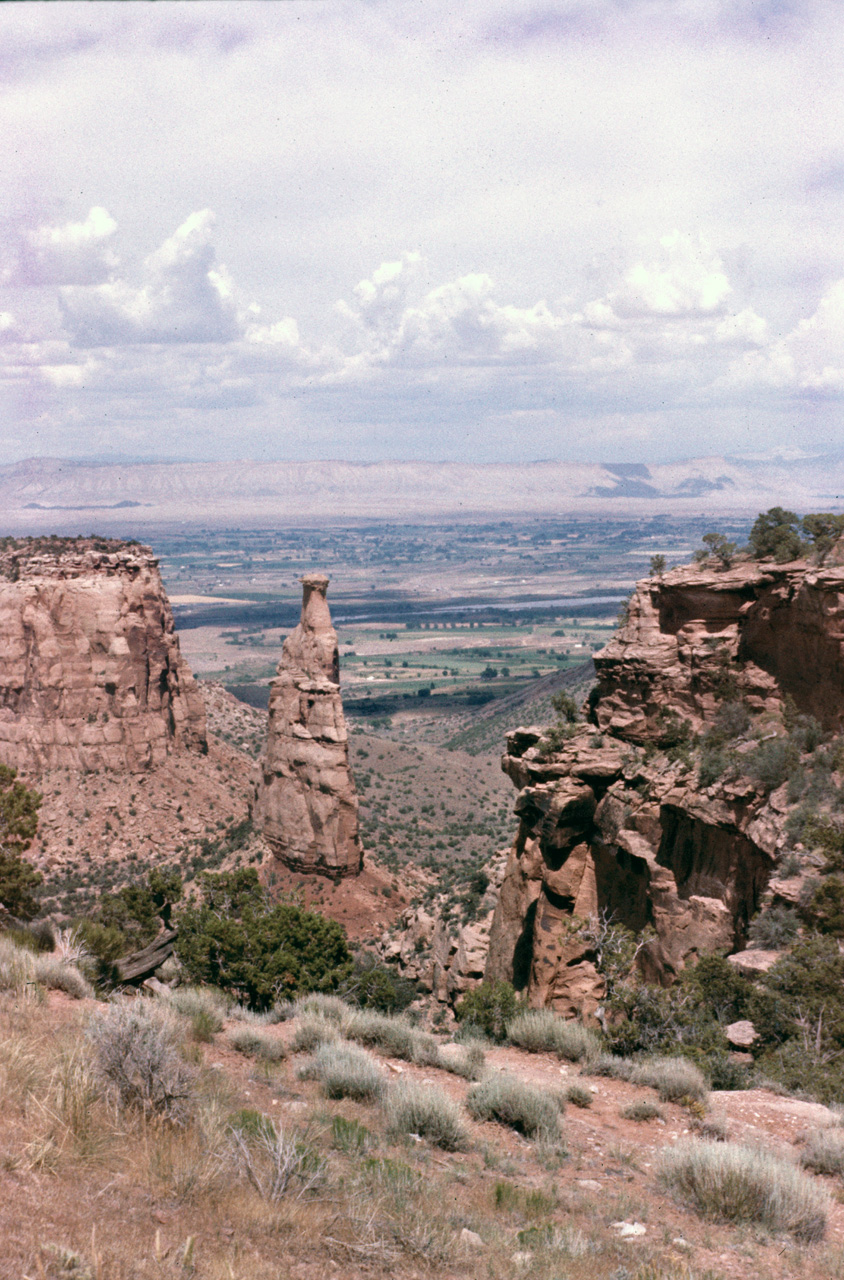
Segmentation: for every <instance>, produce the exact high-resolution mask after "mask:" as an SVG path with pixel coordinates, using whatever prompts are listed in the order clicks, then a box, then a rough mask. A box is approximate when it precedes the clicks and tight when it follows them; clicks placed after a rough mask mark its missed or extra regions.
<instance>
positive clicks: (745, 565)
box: [591, 556, 844, 743]
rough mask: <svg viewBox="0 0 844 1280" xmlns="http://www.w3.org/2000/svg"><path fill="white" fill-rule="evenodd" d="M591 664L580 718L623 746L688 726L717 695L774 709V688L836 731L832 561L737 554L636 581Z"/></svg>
mask: <svg viewBox="0 0 844 1280" xmlns="http://www.w3.org/2000/svg"><path fill="white" fill-rule="evenodd" d="M835 558H837V557H835V556H833V557H830V559H833V560H834V559H835ZM594 661H595V669H596V671H597V676H598V684H597V687H596V689H595V690H594V691H593V694H592V699H591V701H592V718H593V720H594V722H595V723H596V724H597V725H598V727H599V728H600V729H601V730H602V731H605V732H610V733H612V734H614V735H615V736H616V737H620V738H624V739H625V740H627V741H629V742H639V743H647V742H660V741H665V740H666V738H667V737H668V736H669V735H670V734H671V732H672V729H673V726H674V724H675V717H679V718H680V719H682V720H686V721H688V722H689V724H690V727H691V728H692V729H693V730H695V731H696V732H700V731H701V730H702V729H704V728H706V726H707V725H709V724H711V723H712V721H713V720H714V719H715V716H716V715H717V713H718V709H719V707H720V706H721V705H722V704H723V703H724V702H725V701H726V702H731V701H737V700H743V701H744V702H745V703H746V704H747V706H748V707H749V709H750V710H751V711H755V712H759V711H765V710H768V711H778V710H781V709H782V706H783V703H784V700H785V698H786V696H789V697H791V698H792V699H793V701H794V703H795V704H796V706H797V708H798V709H799V710H800V711H802V712H804V713H805V714H808V715H813V716H815V718H816V719H817V720H818V721H820V723H821V724H822V725H823V726H824V728H825V729H834V730H840V729H841V728H842V727H844V567H842V566H841V565H837V564H835V563H828V564H824V565H822V566H817V565H813V564H810V563H808V562H806V561H801V560H797V561H792V562H791V563H788V564H775V563H773V562H771V561H765V562H764V563H762V564H759V563H756V562H746V561H745V562H742V563H739V564H736V565H734V566H733V567H732V568H729V569H717V570H716V569H712V568H707V567H704V566H698V565H686V566H683V567H681V568H678V569H674V570H672V571H671V572H670V573H667V574H665V576H664V577H660V578H650V579H647V580H646V581H644V582H640V583H639V584H638V586H637V588H636V590H635V592H634V594H633V596H632V597H631V599H630V603H629V606H628V613H627V620H626V622H625V623H624V625H623V626H622V627H621V628H620V630H619V632H618V634H617V635H616V636H615V637H614V638H613V639H612V640H611V641H610V643H609V644H608V645H607V646H606V648H605V649H602V650H601V652H600V653H597V654H595V659H594Z"/></svg>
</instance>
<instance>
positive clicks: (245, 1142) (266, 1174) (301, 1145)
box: [232, 1118, 325, 1204]
mask: <svg viewBox="0 0 844 1280" xmlns="http://www.w3.org/2000/svg"><path fill="white" fill-rule="evenodd" d="M232 1144H233V1149H234V1156H235V1167H236V1169H237V1171H238V1173H239V1174H240V1175H241V1177H243V1178H244V1179H245V1181H246V1182H248V1183H249V1185H250V1186H251V1187H253V1189H254V1190H255V1191H256V1192H257V1193H258V1195H259V1196H260V1197H261V1199H262V1200H266V1201H268V1202H269V1203H271V1204H274V1203H277V1202H278V1201H279V1200H283V1199H284V1198H285V1197H286V1196H291V1197H293V1198H294V1199H296V1200H300V1199H302V1198H303V1197H304V1196H306V1195H308V1194H311V1193H313V1192H314V1191H315V1190H316V1189H317V1188H318V1187H319V1186H320V1185H321V1183H322V1182H323V1181H324V1178H325V1161H324V1160H323V1159H322V1158H321V1157H320V1155H319V1154H318V1152H317V1151H316V1150H315V1148H314V1147H313V1145H312V1144H311V1143H310V1142H309V1141H308V1140H307V1136H295V1135H293V1134H288V1133H286V1132H285V1130H284V1129H282V1128H280V1127H279V1126H277V1125H275V1124H274V1123H273V1122H272V1121H271V1120H269V1119H268V1118H267V1119H266V1124H263V1125H261V1126H260V1127H259V1128H258V1130H257V1132H255V1133H253V1132H244V1131H242V1130H240V1129H232Z"/></svg>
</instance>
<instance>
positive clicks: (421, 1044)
mask: <svg viewBox="0 0 844 1280" xmlns="http://www.w3.org/2000/svg"><path fill="white" fill-rule="evenodd" d="M345 1033H346V1035H347V1037H348V1038H349V1040H356V1041H358V1043H359V1044H364V1045H367V1046H368V1047H369V1048H371V1049H379V1050H380V1051H381V1053H384V1054H386V1055H387V1057H389V1058H404V1060H405V1061H406V1062H415V1063H416V1064H417V1065H418V1066H421V1067H436V1066H439V1061H440V1047H439V1044H438V1043H437V1040H436V1039H435V1037H434V1036H432V1035H428V1033H427V1032H425V1031H420V1029H419V1028H418V1027H414V1026H413V1024H412V1023H411V1022H407V1021H406V1020H405V1019H404V1018H389V1017H387V1016H386V1014H383V1013H375V1012H374V1011H373V1010H369V1009H360V1010H358V1011H357V1012H356V1013H354V1014H352V1016H351V1017H350V1018H349V1020H348V1022H347V1023H346V1026H345Z"/></svg>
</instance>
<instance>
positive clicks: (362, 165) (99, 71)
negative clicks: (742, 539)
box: [0, 0, 844, 463]
mask: <svg viewBox="0 0 844 1280" xmlns="http://www.w3.org/2000/svg"><path fill="white" fill-rule="evenodd" d="M843 79H844V6H842V5H841V4H840V0H830V2H829V3H827V2H826V0H553V2H551V0H549V2H547V3H542V2H541V0H461V2H460V3H459V4H455V3H454V0H401V2H399V0H351V2H349V3H346V2H345V0H269V2H267V0H258V3H254V4H253V3H251V2H250V0H213V2H212V3H208V4H206V3H204V0H190V2H189V3H178V2H168V0H160V2H159V3H155V4H152V3H135V2H134V0H129V2H119V3H109V2H108V0H100V2H99V3H96V4H89V3H84V2H83V3H76V2H75V0H68V2H66V3H62V4H41V3H18V4H6V5H0V157H2V175H3V180H2V182H0V463H10V462H15V461H18V460H21V459H25V458H28V457H34V456H52V457H65V458H78V459H84V458H96V459H127V458H179V459H208V460H222V461H230V460H236V459H237V458H258V459H260V458H267V459H270V458H272V459H301V460H307V459H321V458H341V459H348V460H352V461H364V462H369V461H378V460H382V459H427V460H433V461H441V460H442V461H448V460H459V461H472V462H527V461H533V460H537V459H562V460H566V459H570V460H572V461H590V462H592V461H594V462H597V461H614V462H620V461H637V462H638V461H644V462H659V461H672V460H677V459H681V458H690V457H696V456H707V455H712V454H724V453H726V454H732V455H747V454H758V453H761V454H774V455H778V456H780V455H781V456H785V457H790V456H801V455H804V454H810V455H817V454H823V453H827V452H841V451H842V450H844V422H842V401H844V236H842V214H843V213H844V94H842V92H841V85H842V80H843Z"/></svg>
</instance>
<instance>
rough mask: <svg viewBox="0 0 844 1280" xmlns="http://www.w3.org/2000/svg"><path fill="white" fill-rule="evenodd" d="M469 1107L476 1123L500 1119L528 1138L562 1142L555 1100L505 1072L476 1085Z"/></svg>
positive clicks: (469, 1099)
mask: <svg viewBox="0 0 844 1280" xmlns="http://www.w3.org/2000/svg"><path fill="white" fill-rule="evenodd" d="M466 1106H467V1108H468V1110H469V1114H470V1115H471V1116H473V1117H474V1119H475V1120H496V1121H498V1123H499V1124H504V1125H507V1126H508V1127H509V1128H511V1129H516V1130H517V1131H518V1132H519V1133H523V1134H524V1135H525V1137H526V1138H537V1139H539V1140H540V1141H543V1142H555V1141H557V1140H559V1137H560V1118H559V1108H558V1106H557V1103H556V1102H555V1100H554V1099H553V1098H552V1097H551V1096H550V1095H549V1094H547V1093H544V1092H543V1091H542V1090H541V1089H536V1088H534V1086H533V1085H530V1084H525V1083H524V1081H522V1080H519V1079H517V1078H516V1077H515V1076H510V1075H506V1074H503V1073H502V1074H501V1075H496V1076H490V1077H489V1078H488V1079H486V1080H482V1081H481V1082H480V1084H475V1085H472V1087H471V1089H470V1090H469V1092H468V1093H467V1095H466Z"/></svg>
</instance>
